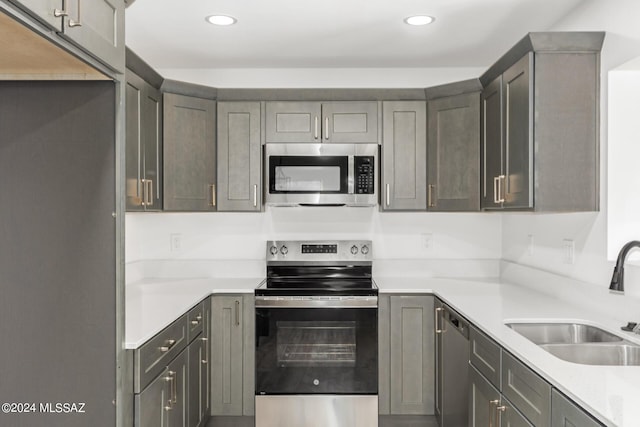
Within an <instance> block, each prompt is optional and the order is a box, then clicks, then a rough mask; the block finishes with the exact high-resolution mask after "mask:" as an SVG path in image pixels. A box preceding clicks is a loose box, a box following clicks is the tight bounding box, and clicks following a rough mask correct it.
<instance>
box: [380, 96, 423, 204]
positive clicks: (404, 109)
mask: <svg viewBox="0 0 640 427" xmlns="http://www.w3.org/2000/svg"><path fill="white" fill-rule="evenodd" d="M382 109H383V124H384V126H383V128H384V137H383V143H382V174H383V176H382V184H383V185H382V209H384V210H425V209H426V208H427V192H426V185H427V129H426V126H427V107H426V103H425V102H422V101H405V102H402V101H398V102H384V103H383V107H382Z"/></svg>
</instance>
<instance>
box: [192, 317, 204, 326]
mask: <svg viewBox="0 0 640 427" xmlns="http://www.w3.org/2000/svg"><path fill="white" fill-rule="evenodd" d="M201 320H202V314H198V315H197V316H196V318H195V320H192V321H191V324H192V325H193V326H195V325H199V324H200V321H201Z"/></svg>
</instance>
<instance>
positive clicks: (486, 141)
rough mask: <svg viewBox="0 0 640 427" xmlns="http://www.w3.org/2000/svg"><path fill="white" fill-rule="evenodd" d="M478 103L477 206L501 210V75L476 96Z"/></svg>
mask: <svg viewBox="0 0 640 427" xmlns="http://www.w3.org/2000/svg"><path fill="white" fill-rule="evenodd" d="M480 102H481V111H480V113H481V118H482V133H481V141H482V147H481V156H482V162H481V164H480V169H481V186H482V188H481V195H480V196H481V202H480V203H481V207H482V208H484V209H491V208H501V207H502V202H501V201H500V197H499V194H498V190H499V188H498V187H499V185H501V184H502V180H501V178H500V177H501V175H502V158H503V152H502V147H503V146H502V137H503V135H502V76H499V77H498V78H496V79H495V80H494V81H492V82H491V83H489V84H488V85H487V87H486V88H484V90H483V91H482V94H481V95H480Z"/></svg>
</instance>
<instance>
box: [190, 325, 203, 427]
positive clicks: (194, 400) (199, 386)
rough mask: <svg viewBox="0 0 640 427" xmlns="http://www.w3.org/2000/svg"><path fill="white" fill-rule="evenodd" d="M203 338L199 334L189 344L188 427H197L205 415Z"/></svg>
mask: <svg viewBox="0 0 640 427" xmlns="http://www.w3.org/2000/svg"><path fill="white" fill-rule="evenodd" d="M203 339H204V337H203V336H202V334H201V335H200V336H198V337H196V338H195V340H194V341H192V342H191V344H189V393H188V396H189V421H188V423H187V425H188V426H189V427H198V426H199V425H200V424H201V422H202V420H203V419H204V418H205V416H206V415H207V414H206V409H207V404H206V401H205V399H204V397H205V395H206V392H207V382H208V378H207V376H206V372H207V350H206V349H207V343H206V342H205V341H203Z"/></svg>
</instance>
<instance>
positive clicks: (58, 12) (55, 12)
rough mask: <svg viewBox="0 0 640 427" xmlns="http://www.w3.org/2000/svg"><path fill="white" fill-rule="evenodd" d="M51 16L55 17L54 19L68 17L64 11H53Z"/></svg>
mask: <svg viewBox="0 0 640 427" xmlns="http://www.w3.org/2000/svg"><path fill="white" fill-rule="evenodd" d="M53 16H55V17H56V18H62V17H63V16H69V13H68V12H67V11H66V10H64V9H63V10H60V9H53Z"/></svg>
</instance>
